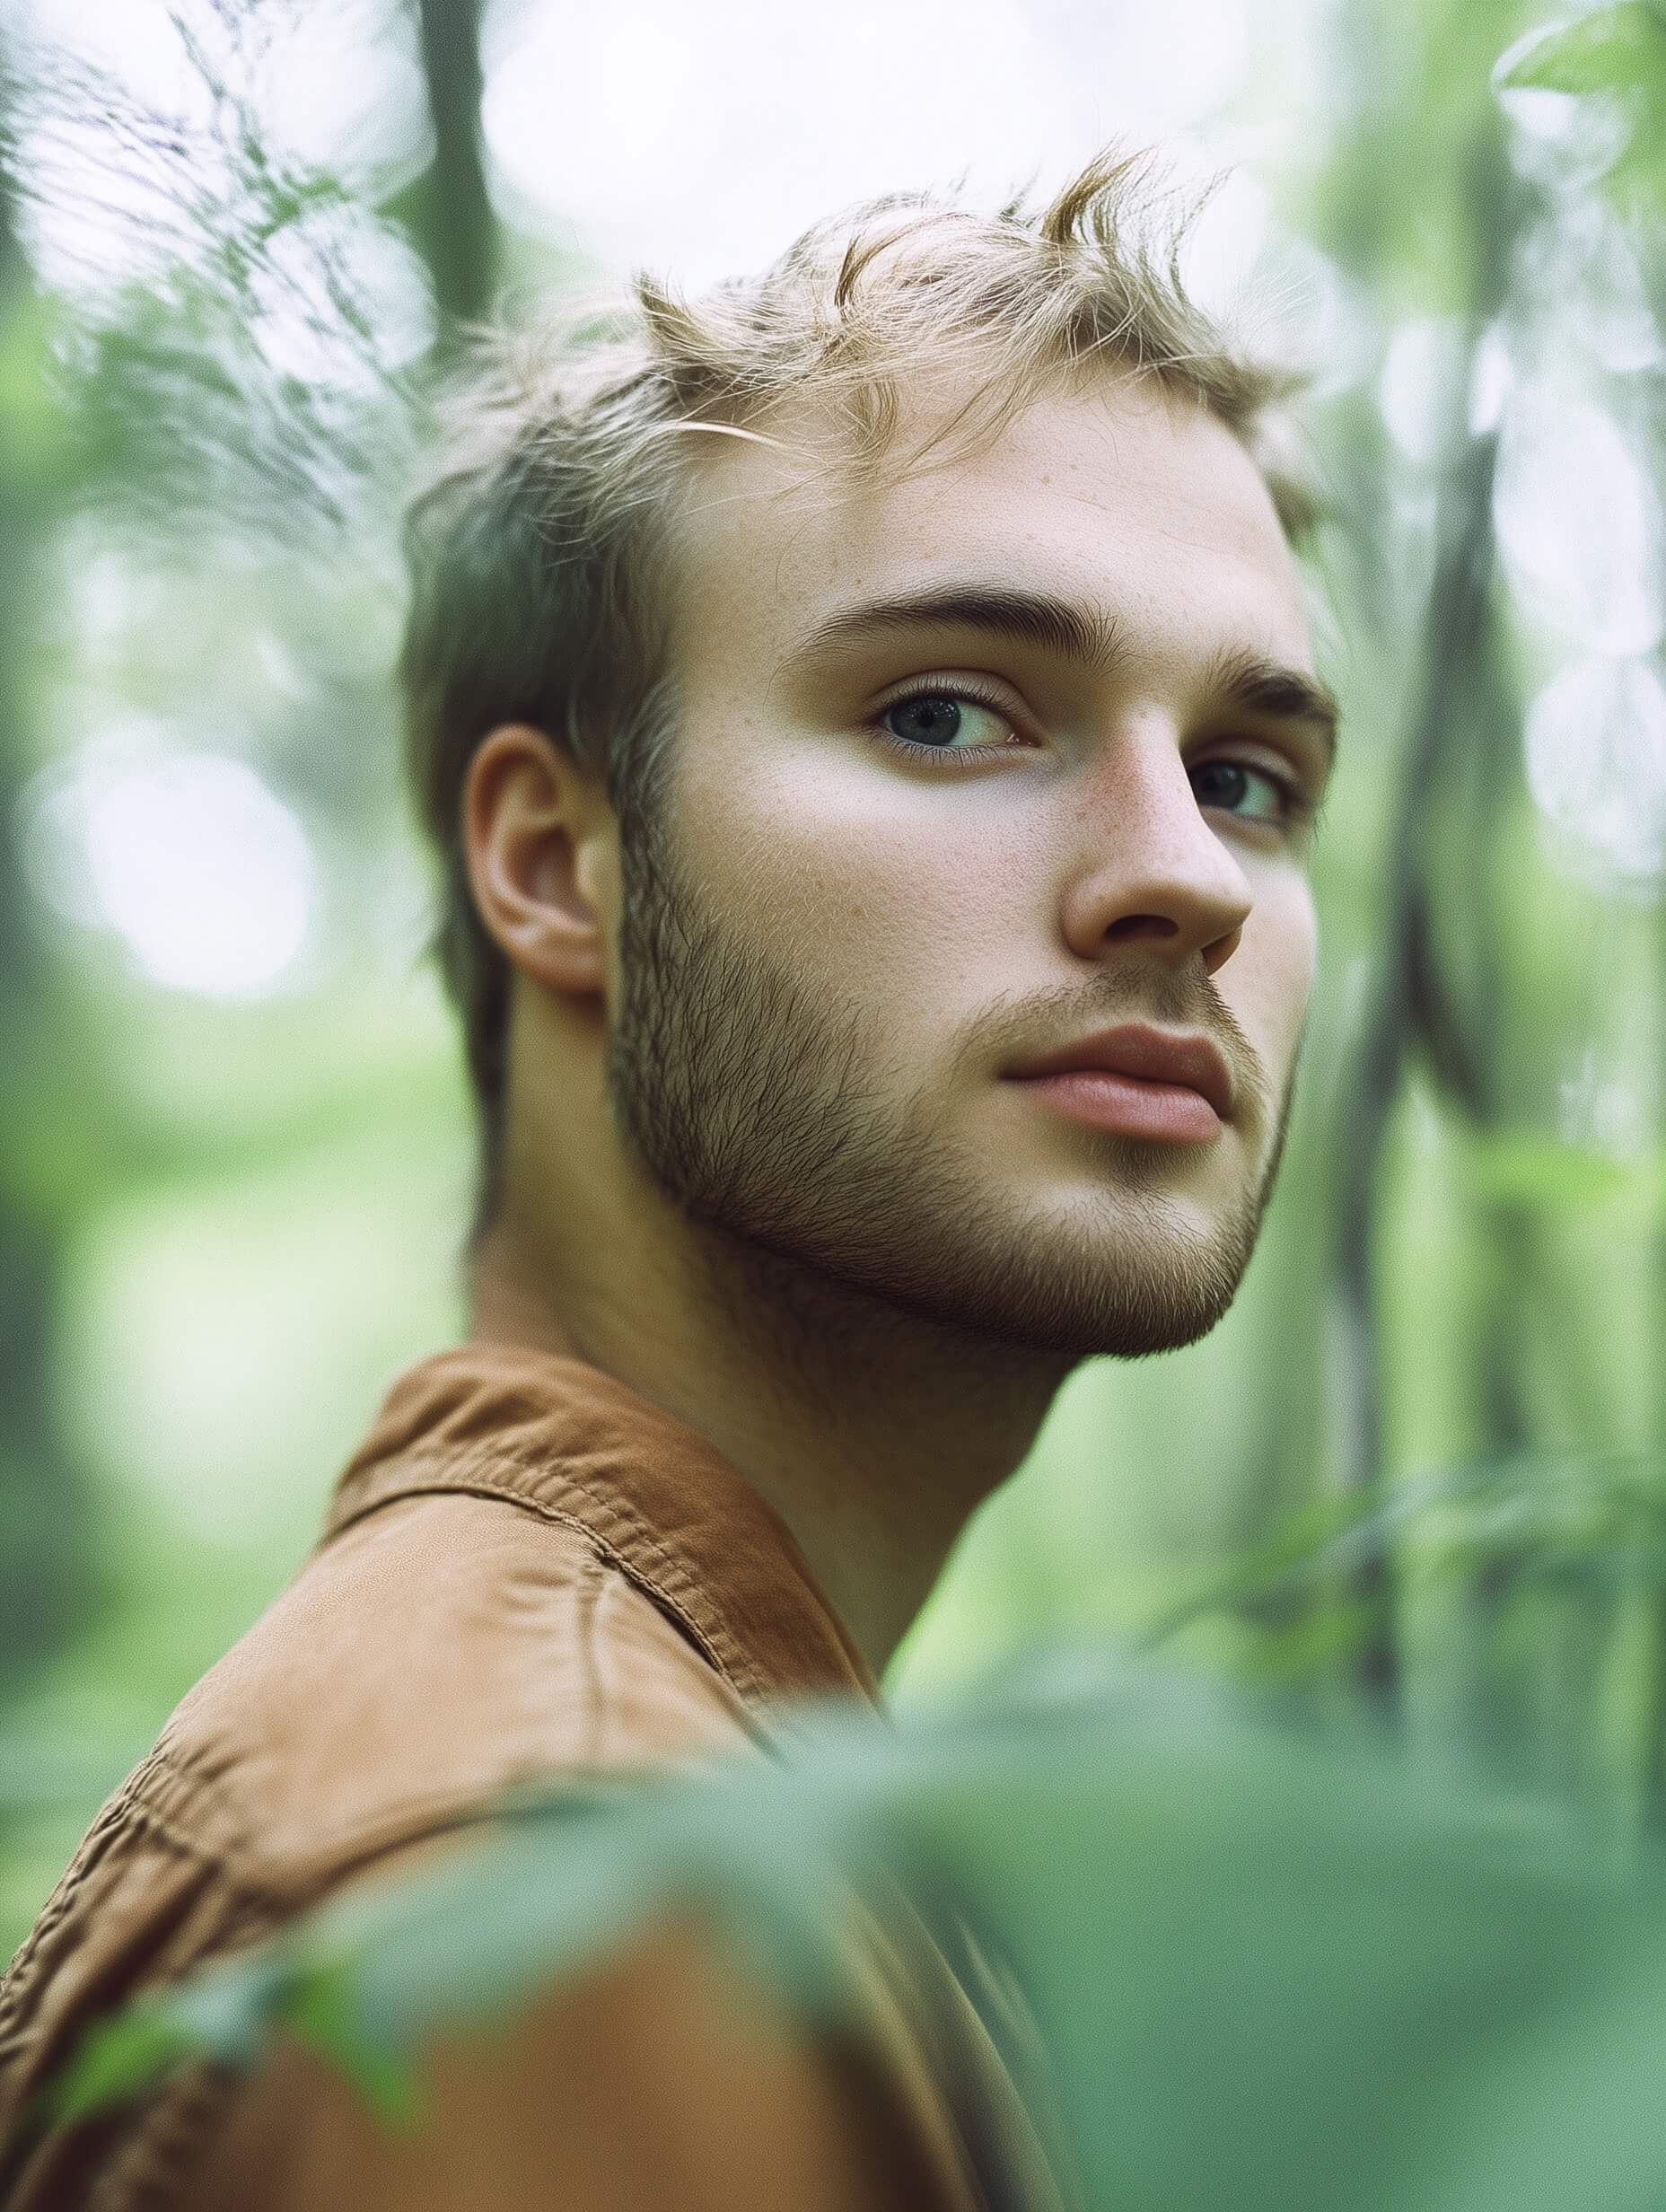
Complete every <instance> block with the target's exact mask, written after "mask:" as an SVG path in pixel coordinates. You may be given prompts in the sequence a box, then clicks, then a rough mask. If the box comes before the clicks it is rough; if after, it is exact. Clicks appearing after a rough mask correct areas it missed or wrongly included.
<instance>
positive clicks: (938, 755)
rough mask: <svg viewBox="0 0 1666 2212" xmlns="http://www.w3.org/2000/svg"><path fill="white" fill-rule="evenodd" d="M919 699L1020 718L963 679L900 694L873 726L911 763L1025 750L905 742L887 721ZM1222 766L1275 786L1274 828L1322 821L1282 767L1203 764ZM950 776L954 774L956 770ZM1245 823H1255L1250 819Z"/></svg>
mask: <svg viewBox="0 0 1666 2212" xmlns="http://www.w3.org/2000/svg"><path fill="white" fill-rule="evenodd" d="M914 699H968V700H969V701H970V702H971V703H972V704H973V705H974V706H977V707H988V708H989V710H990V712H991V713H992V714H996V715H1005V716H1006V718H1007V720H1008V721H1009V722H1012V721H1013V720H1014V719H1015V718H1014V716H1013V715H1012V714H1011V713H1010V712H1009V711H1008V708H1007V705H1006V702H1005V700H1004V698H1000V697H999V696H998V695H997V694H996V693H995V692H994V691H986V690H984V689H982V688H981V687H980V686H978V685H977V684H971V683H968V682H966V681H965V680H963V679H962V680H960V681H959V682H956V683H923V684H919V685H916V688H915V689H913V690H912V691H899V693H898V694H897V696H896V698H890V699H887V700H886V702H885V704H884V705H883V707H881V708H880V710H879V713H878V714H877V715H875V717H874V719H873V723H872V728H873V730H874V732H875V733H876V735H877V736H878V737H879V739H880V742H881V743H882V744H884V745H888V746H889V747H890V750H892V751H893V752H899V753H901V754H902V755H903V757H904V758H905V759H909V760H919V759H926V760H929V761H930V762H931V763H932V766H933V767H934V768H949V766H950V763H951V762H952V764H953V768H956V769H958V768H977V767H978V766H979V765H980V764H981V763H982V762H983V761H984V760H986V759H987V758H988V757H989V755H990V754H991V753H993V752H1017V751H1020V750H1023V748H1021V747H1019V746H1016V745H922V744H920V743H919V742H917V740H916V739H914V738H911V737H899V736H898V735H897V733H896V732H895V731H894V730H888V729H887V728H886V727H885V720H884V718H885V716H886V715H888V714H890V711H891V709H892V707H907V706H908V704H909V703H910V702H911V701H912V700H914ZM1217 762H1218V763H1220V764H1222V765H1223V766H1226V767H1232V768H1251V769H1253V770H1254V772H1255V774H1256V775H1258V776H1264V777H1266V778H1267V782H1268V783H1269V784H1271V785H1272V786H1273V788H1274V789H1275V790H1276V792H1277V794H1278V797H1279V803H1280V805H1281V806H1282V808H1283V810H1284V812H1283V817H1282V819H1281V820H1280V821H1277V822H1275V823H1274V824H1272V825H1271V826H1272V827H1273V828H1275V829H1297V828H1299V827H1301V826H1302V824H1303V823H1306V822H1311V821H1316V820H1317V818H1318V815H1319V803H1318V802H1317V801H1316V800H1315V799H1313V798H1311V797H1310V796H1309V794H1308V793H1307V792H1306V791H1304V790H1303V789H1302V786H1301V785H1300V784H1299V783H1298V782H1297V781H1296V779H1295V778H1294V777H1293V776H1286V775H1285V774H1284V773H1283V772H1282V771H1281V770H1279V769H1277V768H1266V767H1264V766H1263V765H1262V763H1261V762H1260V761H1258V760H1237V759H1233V757H1232V754H1231V753H1211V754H1210V756H1209V760H1208V761H1207V762H1206V763H1203V764H1202V765H1205V766H1211V765H1214V763H1217ZM950 772H951V773H952V770H951V771H950ZM1242 819H1244V820H1249V819H1250V817H1248V816H1245V817H1243V818H1242Z"/></svg>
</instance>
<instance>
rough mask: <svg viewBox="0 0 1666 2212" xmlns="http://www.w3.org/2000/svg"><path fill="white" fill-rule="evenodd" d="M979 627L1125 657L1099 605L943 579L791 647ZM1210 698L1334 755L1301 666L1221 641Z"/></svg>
mask: <svg viewBox="0 0 1666 2212" xmlns="http://www.w3.org/2000/svg"><path fill="white" fill-rule="evenodd" d="M926 628H936V629H965V630H981V631H982V632H983V633H984V634H985V635H986V636H990V637H1005V638H1010V639H1012V640H1013V641H1014V642H1015V643H1017V644H1019V645H1039V646H1040V647H1041V648H1042V649H1043V650H1044V651H1045V652H1048V653H1050V654H1055V655H1056V656H1057V658H1059V659H1060V660H1067V661H1078V662H1080V663H1082V664H1083V666H1084V667H1086V668H1089V669H1092V670H1093V671H1096V672H1097V673H1100V674H1105V673H1108V672H1109V671H1110V670H1111V669H1113V668H1114V667H1115V666H1116V665H1117V663H1118V661H1119V660H1120V659H1121V658H1122V657H1123V647H1122V644H1121V631H1120V626H1119V625H1118V622H1117V620H1116V619H1115V618H1114V617H1113V616H1112V615H1110V614H1109V613H1108V612H1107V611H1106V610H1103V609H1101V608H1096V607H1083V606H1080V605H1078V604H1077V602H1076V601H1074V600H1068V599H1061V598H1059V597H1057V595H1056V594H1055V593H1053V592H1025V591H1004V590H1000V589H996V588H993V587H991V586H988V585H982V584H965V585H961V584H949V585H945V586H941V587H938V588H936V589H930V590H925V591H920V592H901V593H899V594H897V595H895V596H891V597H886V598H882V599H866V600H858V601H855V602H854V603H853V604H852V605H850V606H848V607H841V608H838V609H837V610H836V611H835V612H834V613H832V614H830V615H827V616H825V617H824V618H823V619H822V620H821V621H820V622H818V623H817V624H816V625H815V627H814V628H812V629H811V630H810V631H809V632H808V633H807V634H806V635H805V636H803V637H802V639H800V641H799V643H798V644H797V645H795V646H794V649H793V651H792V653H791V654H790V656H789V657H790V658H791V659H792V660H793V661H795V662H804V661H814V660H816V659H819V658H820V657H821V656H822V655H823V654H828V653H829V652H832V651H834V650H836V649H837V647H839V646H841V645H851V644H854V643H855V642H856V641H857V640H859V639H861V638H864V637H871V636H884V635H885V634H886V633H887V632H889V631H895V630H911V629H926ZM1204 689H1205V690H1206V692H1207V693H1208V694H1209V695H1210V697H1211V698H1216V699H1220V700H1223V701H1225V702H1226V703H1227V704H1228V705H1230V706H1233V707H1242V708H1244V709H1245V710H1246V712H1249V713H1251V714H1258V715H1267V716H1269V717H1271V718H1273V719H1276V720H1278V721H1282V722H1302V723H1306V724H1309V725H1310V726H1311V728H1313V729H1314V730H1316V731H1317V732H1318V733H1319V734H1320V737H1321V738H1322V739H1323V741H1324V743H1325V748H1326V750H1327V753H1328V756H1329V758H1330V759H1333V760H1334V759H1335V757H1336V750H1337V728H1338V726H1339V724H1340V722H1341V710H1340V708H1339V707H1338V705H1337V699H1336V696H1335V694H1334V693H1333V692H1332V691H1331V690H1330V689H1328V687H1327V686H1326V685H1325V684H1322V683H1321V682H1320V680H1319V679H1318V678H1317V677H1315V676H1310V675H1309V674H1308V673H1307V671H1305V670H1304V669H1299V668H1291V667H1287V666H1285V663H1283V662H1280V661H1276V660H1273V659H1271V658H1270V657H1269V656H1268V655H1267V654H1263V653H1258V652H1256V651H1254V650H1253V649H1251V648H1250V647H1247V646H1242V645H1228V646H1223V648H1222V649H1221V651H1220V652H1219V653H1217V654H1215V656H1214V660H1213V661H1212V662H1211V663H1209V667H1208V669H1207V671H1206V674H1205V678H1204Z"/></svg>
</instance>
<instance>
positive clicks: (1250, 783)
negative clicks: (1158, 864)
mask: <svg viewBox="0 0 1666 2212" xmlns="http://www.w3.org/2000/svg"><path fill="white" fill-rule="evenodd" d="M1192 789H1193V790H1194V791H1195V792H1196V793H1197V803H1198V805H1199V806H1212V807H1217V808H1219V809H1220V810H1221V811H1222V812H1223V813H1228V814H1236V815H1237V816H1238V818H1239V819H1240V821H1265V822H1270V823H1272V824H1273V825H1274V826H1275V827H1281V826H1282V825H1283V824H1285V822H1288V821H1293V819H1294V818H1295V817H1296V815H1297V814H1298V813H1299V812H1301V801H1300V795H1299V794H1298V793H1297V792H1296V790H1295V788H1294V786H1293V785H1290V784H1287V783H1286V782H1285V779H1284V778H1283V777H1280V776H1275V775H1274V774H1273V773H1272V771H1271V770H1270V769H1268V768H1252V767H1251V766H1250V763H1249V761H1247V760H1206V761H1205V762H1204V764H1203V766H1202V767H1201V768H1194V769H1193V770H1192Z"/></svg>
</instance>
